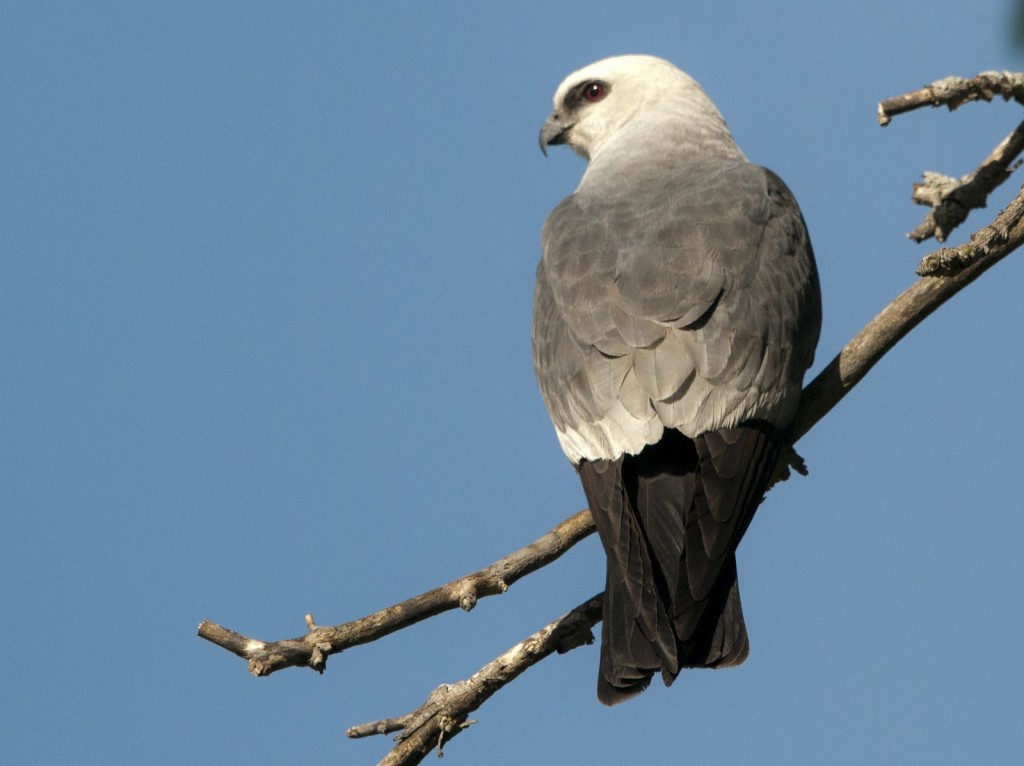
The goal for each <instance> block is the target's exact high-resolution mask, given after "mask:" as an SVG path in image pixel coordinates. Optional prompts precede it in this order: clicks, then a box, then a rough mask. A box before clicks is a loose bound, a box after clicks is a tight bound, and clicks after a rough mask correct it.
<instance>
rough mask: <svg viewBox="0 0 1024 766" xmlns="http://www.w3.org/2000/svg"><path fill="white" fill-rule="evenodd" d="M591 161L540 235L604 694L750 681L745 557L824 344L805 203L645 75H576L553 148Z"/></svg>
mask: <svg viewBox="0 0 1024 766" xmlns="http://www.w3.org/2000/svg"><path fill="white" fill-rule="evenodd" d="M559 143H567V144H569V145H571V146H572V147H573V148H574V149H575V150H576V151H578V152H579V153H580V154H582V155H583V156H584V157H586V158H587V159H588V160H589V163H588V167H587V171H586V173H585V174H584V176H583V179H582V181H581V182H580V185H579V187H578V188H577V189H576V192H575V193H574V194H573V195H571V196H570V197H568V198H567V199H565V200H564V201H563V202H562V203H561V204H559V205H558V206H557V207H556V208H555V209H554V211H553V212H552V213H551V215H550V216H549V218H548V220H547V222H546V223H545V225H544V230H543V234H542V250H543V256H542V259H541V263H540V265H539V267H538V269H537V289H536V295H535V301H534V321H533V342H534V363H535V367H536V371H537V378H538V381H539V384H540V389H541V393H542V395H543V398H544V401H545V403H546V404H547V407H548V410H549V413H550V415H551V419H552V422H553V423H554V426H555V430H556V433H557V435H558V438H559V441H560V443H561V445H562V448H563V450H564V451H565V453H566V455H567V456H568V457H569V459H570V460H571V461H572V463H573V464H574V465H575V466H576V467H577V469H578V470H579V472H580V476H581V479H582V481H583V485H584V489H585V491H586V493H587V497H588V501H589V503H590V507H591V511H592V512H593V515H594V518H595V522H596V523H597V526H598V531H599V533H600V535H601V539H602V543H603V544H604V547H605V550H606V552H607V554H608V580H607V583H606V585H607V587H606V601H605V613H604V623H603V628H602V634H603V635H602V661H601V672H600V676H599V683H598V692H599V696H600V698H601V699H602V701H604V702H606V703H608V704H612V703H614V702H617V701H619V700H621V699H624V698H626V697H628V696H631V695H632V694H635V693H637V692H639V691H641V690H642V689H643V688H645V687H646V685H647V684H648V683H649V681H650V678H651V676H652V675H653V673H655V672H658V671H659V670H660V671H661V673H662V675H663V678H664V679H665V681H666V683H671V681H672V680H673V679H674V678H675V676H676V675H677V674H678V672H679V670H680V668H682V667H694V666H697V667H701V666H711V667H716V666H721V665H728V664H737V663H739V662H742V661H743V659H744V658H745V657H746V647H747V638H746V631H745V628H744V625H743V618H742V612H741V610H740V605H739V594H738V589H737V586H736V574H735V571H736V570H735V559H734V555H733V554H734V551H735V548H736V546H737V545H738V544H739V541H740V538H741V537H742V535H743V532H744V531H745V530H746V527H747V525H748V524H749V522H750V519H751V517H752V516H753V513H754V510H755V509H756V507H757V505H758V503H759V502H760V501H761V498H762V496H763V494H764V490H765V487H766V485H767V482H768V479H769V477H770V475H771V471H772V468H773V466H774V464H775V461H776V460H777V457H778V454H779V452H780V450H781V449H782V447H783V446H784V444H785V441H786V437H787V429H788V428H789V426H790V424H791V422H792V418H793V416H794V414H795V411H796V407H797V405H798V403H799V398H800V390H801V385H802V380H803V375H804V372H805V371H806V369H807V368H808V367H809V366H810V364H811V361H812V359H813V355H814V348H815V345H816V344H817V338H818V330H819V326H820V312H821V309H820V296H819V290H818V280H817V273H816V270H815V264H814V258H813V255H812V252H811V246H810V241H809V239H808V235H807V231H806V227H805V225H804V221H803V218H802V217H801V214H800V210H799V208H798V206H797V203H796V201H795V200H794V198H793V196H792V195H791V194H790V192H789V190H788V189H787V188H786V186H785V185H784V184H783V183H782V181H781V180H780V179H779V178H778V177H777V176H776V175H775V174H774V173H772V172H771V171H768V170H765V169H764V168H761V167H758V166H756V165H753V164H751V163H749V162H747V160H746V159H745V158H744V157H743V154H742V153H741V152H740V150H739V149H738V148H737V146H736V144H735V143H734V142H733V140H732V137H731V135H730V134H729V131H728V129H727V128H726V125H725V122H724V120H723V119H722V117H721V115H720V114H719V112H718V110H717V109H716V108H715V107H714V105H713V104H712V103H711V101H710V100H709V99H708V98H707V96H706V95H705V94H704V92H703V91H702V90H701V89H700V87H699V86H698V85H697V83H696V82H694V81H693V80H692V79H691V78H690V77H689V76H687V75H686V74H684V73H683V72H681V71H679V70H678V69H676V68H675V67H674V66H672V65H671V64H670V63H668V62H666V61H663V60H662V59H657V58H654V57H650V56H620V57H616V58H611V59H605V60H603V61H599V62H597V63H596V64H592V65H590V66H589V67H586V68H584V69H582V70H580V71H578V72H575V73H573V74H571V75H570V76H569V77H568V78H566V80H565V81H564V82H563V83H562V84H561V85H560V86H559V88H558V91H557V92H556V94H555V112H554V114H553V115H552V116H551V117H550V118H549V120H548V121H547V123H546V124H545V126H544V128H543V130H542V131H541V146H542V148H544V147H546V146H548V145H553V144H559Z"/></svg>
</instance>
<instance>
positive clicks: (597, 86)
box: [583, 80, 608, 104]
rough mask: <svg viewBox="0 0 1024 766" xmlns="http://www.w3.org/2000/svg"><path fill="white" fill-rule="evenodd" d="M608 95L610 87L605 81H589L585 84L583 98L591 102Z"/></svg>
mask: <svg viewBox="0 0 1024 766" xmlns="http://www.w3.org/2000/svg"><path fill="white" fill-rule="evenodd" d="M607 95H608V87H607V86H606V85H605V84H604V83H603V82H598V81H597V80H595V81H594V82H588V83H587V84H586V85H584V86H583V99H584V101H589V102H590V103H591V104H593V103H596V102H598V101H600V100H601V99H602V98H604V97H605V96H607Z"/></svg>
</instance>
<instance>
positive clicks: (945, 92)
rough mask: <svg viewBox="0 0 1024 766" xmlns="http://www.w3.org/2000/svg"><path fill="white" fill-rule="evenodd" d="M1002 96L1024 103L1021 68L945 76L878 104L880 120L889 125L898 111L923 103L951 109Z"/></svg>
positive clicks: (883, 124) (1005, 98)
mask: <svg viewBox="0 0 1024 766" xmlns="http://www.w3.org/2000/svg"><path fill="white" fill-rule="evenodd" d="M996 96H1002V97H1003V99H1004V100H1005V101H1009V100H1010V99H1011V98H1012V99H1014V100H1015V101H1017V102H1018V103H1021V104H1024V74H1021V73H1018V72H982V73H981V74H979V75H978V76H977V77H971V78H969V79H965V78H963V77H945V78H943V79H941V80H936V81H935V82H933V83H932V84H931V85H926V86H924V87H923V88H921V89H919V90H915V91H911V92H910V93H904V94H903V95H902V96H895V97H893V98H887V99H885V100H884V101H882V102H880V103H879V104H878V123H879V124H880V125H882V126H885V125H888V124H889V123H890V122H891V121H892V118H893V117H895V116H896V115H897V114H903V113H904V112H909V111H911V110H913V109H920V108H921V107H923V106H942V105H943V104H945V105H946V106H947V107H949V110H950V111H952V110H954V109H956V108H957V107H959V106H962V105H963V104H966V103H968V102H970V101H979V100H983V101H991V100H992V99H993V98H995V97H996Z"/></svg>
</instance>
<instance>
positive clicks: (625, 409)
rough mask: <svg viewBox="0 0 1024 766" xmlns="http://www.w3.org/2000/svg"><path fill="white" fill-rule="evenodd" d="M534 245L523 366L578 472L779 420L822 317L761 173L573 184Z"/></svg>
mask: <svg viewBox="0 0 1024 766" xmlns="http://www.w3.org/2000/svg"><path fill="white" fill-rule="evenodd" d="M655 179H662V180H655ZM665 179H667V180H665ZM542 245H543V258H542V260H541V264H540V266H539V268H538V272H537V291H536V296H535V303H534V329H533V334H534V363H535V367H536V371H537V377H538V381H539V383H540V388H541V393H542V395H543V397H544V400H545V402H546V404H547V406H548V410H549V412H550V414H551V418H552V420H553V422H554V425H555V428H556V431H557V433H558V436H559V440H560V441H561V443H562V447H563V449H564V450H565V452H566V454H567V455H568V456H569V458H570V459H571V460H572V461H573V462H574V463H578V462H579V461H580V460H581V459H591V460H597V459H614V458H616V457H617V456H619V455H621V454H624V453H626V454H636V453H638V452H639V451H640V450H641V449H643V447H644V446H645V445H647V444H652V443H655V442H656V441H657V440H658V439H659V438H660V436H661V433H662V431H663V429H664V428H665V427H670V428H675V429H678V430H680V431H681V432H682V433H684V434H686V435H687V436H691V437H693V436H696V435H697V434H700V433H704V432H707V431H712V430H717V429H719V428H723V427H730V426H733V425H736V424H737V423H740V422H742V421H744V420H749V419H760V420H764V421H766V422H768V423H771V424H773V425H776V426H779V427H785V426H786V425H788V422H789V420H790V418H791V417H792V415H793V412H794V411H795V408H796V405H797V403H798V401H799V393H800V385H801V382H802V378H803V373H804V371H805V370H806V369H807V367H808V366H810V363H811V361H812V358H813V353H814V347H815V345H816V344H817V328H818V324H819V322H820V311H821V309H820V303H819V298H818V286H817V274H816V271H815V267H814V260H813V256H812V254H811V248H810V243H809V239H808V237H807V232H806V228H805V226H804V222H803V219H802V217H801V215H800V211H799V208H798V207H797V204H796V202H795V200H794V199H793V197H792V195H791V194H790V192H789V190H788V189H787V188H786V187H785V185H784V184H783V183H782V181H781V180H780V179H779V178H778V177H777V176H775V175H774V174H773V173H771V172H770V171H767V170H765V169H763V168H760V167H757V166H755V165H751V164H750V163H747V162H742V161H724V162H723V161H714V162H702V163H688V164H685V165H680V166H678V167H675V168H672V169H671V172H664V169H661V172H659V173H658V174H655V175H654V176H653V178H643V177H640V178H638V179H636V181H635V182H634V183H630V182H628V181H623V180H622V179H618V180H617V181H616V185H615V187H614V188H608V187H607V186H604V187H602V186H600V185H597V186H593V187H591V186H588V185H587V183H584V184H582V185H581V187H580V189H579V190H577V192H576V194H574V195H573V196H571V197H569V198H567V199H566V200H564V201H563V202H562V203H561V204H560V205H559V206H558V207H557V208H555V210H554V211H553V212H552V214H551V215H550V217H549V218H548V220H547V222H546V224H545V226H544V232H543V235H542Z"/></svg>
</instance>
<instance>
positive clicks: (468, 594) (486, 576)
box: [199, 510, 594, 676]
mask: <svg viewBox="0 0 1024 766" xmlns="http://www.w3.org/2000/svg"><path fill="white" fill-rule="evenodd" d="M593 531H594V523H593V521H592V520H591V518H590V511H587V510H583V511H580V512H579V513H577V514H575V515H574V516H570V517H569V518H568V519H566V520H565V521H563V522H562V523H560V524H559V525H558V526H556V527H555V528H554V529H552V530H551V531H550V532H548V533H547V534H546V535H544V536H543V537H541V538H540V539H539V540H536V541H535V542H533V543H530V544H529V545H527V546H526V547H525V548H521V549H520V550H518V551H515V552H514V553H510V554H509V555H508V556H505V557H504V558H502V559H499V560H498V561H495V562H494V563H493V564H491V565H490V566H488V567H485V568H484V569H480V570H478V571H476V572H473V573H472V574H468V575H466V576H465V577H460V578H459V579H457V580H452V581H451V582H449V583H447V584H445V585H442V586H440V587H438V588H434V589H433V590H429V591H427V592H426V593H421V594H420V595H418V596H413V597H412V598H410V599H408V600H406V601H403V602H401V603H400V604H395V605H394V606H390V607H388V608H387V609H382V610H381V611H379V612H374V613H373V614H371V615H367V616H366V617H361V618H359V619H358V620H352V621H351V622H346V623H343V624H341V625H334V626H332V627H319V626H317V625H316V624H315V623H314V622H313V617H312V616H311V615H306V625H307V627H309V632H308V633H307V634H306V635H304V636H300V637H299V638H289V639H284V640H281V641H273V642H264V641H258V640H256V639H252V638H247V637H246V636H243V635H241V634H240V633H236V632H234V631H233V630H228V629H227V628H223V627H221V626H220V625H218V624H216V623H215V622H211V621H210V620H203V622H201V623H200V624H199V635H200V636H201V637H202V638H205V639H206V640H207V641H212V642H213V643H215V644H217V645H218V646H221V647H223V648H224V649H227V650H228V651H229V652H232V653H234V654H237V655H238V656H239V657H241V658H243V659H245V660H248V661H249V672H250V673H252V674H253V675H254V676H268V675H270V674H271V673H273V672H275V671H277V670H281V669H282V668H288V667H294V666H299V665H305V666H308V667H310V668H312V669H313V670H316V671H317V672H320V673H322V672H323V671H324V668H325V667H326V666H327V657H328V656H329V655H331V654H336V653H338V652H340V651H342V650H344V649H348V648H350V647H352V646H358V645H359V644H366V643H369V642H371V641H376V640H377V639H378V638H382V637H383V636H386V635H388V634H389V633H394V632H395V631H398V630H401V629H402V628H407V627H409V626H410V625H413V624H415V623H417V622H420V621H421V620H425V619H427V618H429V617H433V616H434V615H437V614H441V613H442V612H447V611H449V610H451V609H455V608H461V609H465V610H466V611H467V612H468V611H470V610H471V609H472V608H473V607H474V606H476V602H477V599H478V598H481V597H483V596H494V595H497V594H499V593H504V592H505V591H506V590H508V588H509V586H511V585H512V584H513V583H515V582H516V581H517V580H519V579H520V578H522V577H525V576H526V575H528V574H530V573H531V572H535V571H536V570H538V569H540V568H541V567H544V566H546V565H548V564H550V563H551V562H552V561H554V560H555V559H557V558H558V557H559V556H561V555H562V554H563V553H565V552H566V551H567V550H569V549H570V548H571V547H572V546H574V545H575V544H576V543H578V542H579V541H580V540H582V539H583V538H584V537H587V536H588V535H590V534H591V533H592V532H593Z"/></svg>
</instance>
